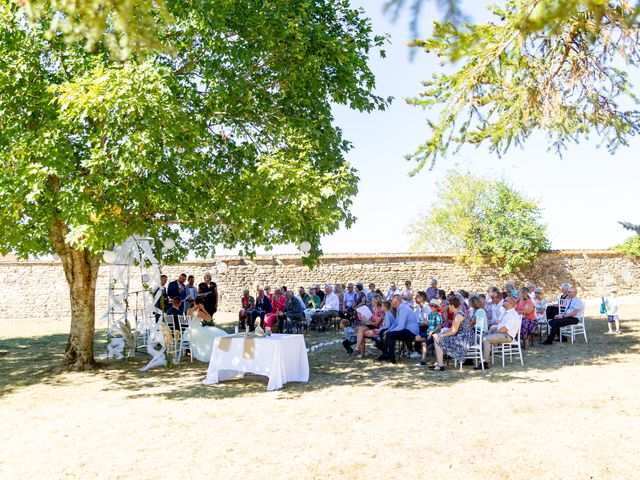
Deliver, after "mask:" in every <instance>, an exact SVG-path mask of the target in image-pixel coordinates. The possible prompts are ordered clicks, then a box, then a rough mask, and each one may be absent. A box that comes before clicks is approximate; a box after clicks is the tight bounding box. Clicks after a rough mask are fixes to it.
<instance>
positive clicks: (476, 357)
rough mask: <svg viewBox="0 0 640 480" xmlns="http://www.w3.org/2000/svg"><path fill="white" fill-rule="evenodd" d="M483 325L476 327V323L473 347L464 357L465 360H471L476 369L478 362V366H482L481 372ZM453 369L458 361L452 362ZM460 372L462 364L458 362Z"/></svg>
mask: <svg viewBox="0 0 640 480" xmlns="http://www.w3.org/2000/svg"><path fill="white" fill-rule="evenodd" d="M482 327H483V325H482V324H480V325H478V324H477V323H476V325H475V327H473V331H474V334H473V345H471V346H470V347H469V350H467V354H466V355H465V357H464V359H465V360H469V359H470V360H473V361H474V363H475V365H476V367H477V366H478V361H480V365H482V370H484V356H483V354H482V331H483V328H482ZM453 365H454V367H457V366H458V360H457V359H454V360H453ZM460 370H462V362H460Z"/></svg>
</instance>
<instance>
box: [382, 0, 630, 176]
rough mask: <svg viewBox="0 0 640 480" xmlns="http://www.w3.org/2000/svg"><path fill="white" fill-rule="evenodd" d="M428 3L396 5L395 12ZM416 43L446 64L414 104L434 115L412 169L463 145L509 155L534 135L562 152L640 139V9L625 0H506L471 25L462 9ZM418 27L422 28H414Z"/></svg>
mask: <svg viewBox="0 0 640 480" xmlns="http://www.w3.org/2000/svg"><path fill="white" fill-rule="evenodd" d="M423 3H425V0H412V1H407V0H391V1H390V2H389V4H390V6H391V7H395V8H396V9H398V8H401V7H402V6H406V5H408V4H409V5H412V9H413V11H414V13H415V14H416V15H418V14H419V12H420V6H421V5H422V4H423ZM439 3H441V4H443V5H446V6H447V8H448V10H447V11H448V13H449V15H448V16H447V18H445V20H443V21H439V22H434V24H433V32H432V33H431V34H430V35H429V37H428V38H426V39H424V40H420V39H417V40H415V41H414V42H412V46H414V47H417V48H421V49H423V50H425V51H426V52H428V53H431V54H435V55H437V56H438V57H440V59H441V65H442V66H443V67H446V66H447V65H448V66H449V68H444V69H443V71H442V72H438V73H434V74H433V76H432V78H430V79H428V80H425V81H424V85H425V90H424V91H423V92H422V93H421V94H420V96H419V97H417V98H413V99H410V100H409V102H410V103H412V104H414V105H416V106H419V107H423V108H425V109H428V110H430V111H432V112H433V114H434V116H435V119H432V120H429V121H428V126H429V131H430V136H429V138H428V139H427V140H426V141H425V143H424V144H423V145H421V146H420V147H419V148H418V149H417V150H416V151H415V152H413V153H412V154H411V155H409V156H408V158H410V159H414V160H416V161H417V163H418V166H417V168H416V170H415V171H418V170H420V169H421V168H423V167H424V166H425V165H429V166H431V167H432V166H433V165H434V162H435V161H436V159H437V158H438V157H439V156H442V155H444V154H446V153H455V152H456V151H457V150H458V149H459V148H460V147H462V146H463V145H473V146H479V145H482V144H484V145H487V146H488V148H489V150H490V151H493V152H496V153H498V154H502V153H504V152H506V151H507V150H508V149H509V148H510V147H512V146H516V145H517V146H522V145H523V143H524V142H525V141H526V140H527V138H529V137H530V136H531V135H532V134H533V133H534V132H535V131H541V132H544V133H545V134H546V136H547V139H548V141H549V144H550V148H552V149H553V150H555V151H556V152H557V153H559V154H561V153H562V151H563V150H564V149H565V148H567V146H568V145H569V144H570V143H572V142H578V141H580V140H582V139H585V138H589V137H590V136H591V135H593V136H595V137H597V138H598V139H599V142H600V143H601V144H602V145H604V146H606V147H607V148H608V149H609V150H610V151H615V150H616V149H617V148H618V147H619V146H621V145H627V144H628V142H629V139H630V137H632V136H634V135H637V134H638V133H639V132H640V121H639V120H640V111H639V110H638V98H637V96H636V94H635V93H634V91H633V86H632V84H631V81H630V72H631V71H636V70H635V68H636V66H637V65H638V62H639V61H640V50H639V49H638V34H639V30H638V14H639V13H640V7H639V5H640V3H638V2H632V1H627V0H616V1H604V0H536V1H528V0H507V1H506V2H505V4H504V6H502V7H498V6H493V7H490V8H489V9H490V11H491V12H492V13H493V17H494V20H492V21H490V22H487V23H483V24H474V23H468V22H467V23H465V22H464V21H461V18H464V17H463V16H464V10H463V9H462V6H461V5H460V2H458V1H455V0H447V1H441V2H439ZM414 25H415V27H414V28H417V25H419V23H418V22H417V21H414Z"/></svg>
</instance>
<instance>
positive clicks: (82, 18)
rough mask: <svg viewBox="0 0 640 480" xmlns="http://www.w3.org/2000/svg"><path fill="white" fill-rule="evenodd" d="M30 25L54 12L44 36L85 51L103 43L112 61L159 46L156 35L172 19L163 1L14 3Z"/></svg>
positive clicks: (26, 0) (33, 0)
mask: <svg viewBox="0 0 640 480" xmlns="http://www.w3.org/2000/svg"><path fill="white" fill-rule="evenodd" d="M16 3H17V4H18V5H21V6H22V7H23V9H24V11H25V13H26V14H27V15H28V17H29V19H30V20H31V21H32V22H37V21H39V20H40V19H41V18H42V17H43V16H47V15H48V14H49V12H52V11H54V12H57V15H55V16H52V17H51V20H50V22H49V24H48V30H47V32H46V35H47V37H48V38H52V37H53V36H55V35H57V34H60V33H61V34H64V36H65V40H66V41H68V42H83V43H84V45H85V47H86V48H87V50H93V49H94V48H95V47H96V45H98V44H100V43H103V44H104V45H105V46H106V47H107V48H108V49H109V51H110V53H112V54H113V55H114V57H115V58H116V59H119V60H124V59H126V58H127V57H128V56H129V55H130V54H131V52H132V51H135V52H137V53H142V52H147V51H149V50H150V49H152V48H154V47H158V46H159V42H158V36H159V34H160V33H161V32H163V31H164V30H165V29H166V27H167V26H168V25H170V24H171V23H172V22H173V20H174V19H173V18H172V17H171V15H170V14H169V12H168V10H167V8H166V2H165V1H164V0H136V1H133V0H100V1H96V0H16Z"/></svg>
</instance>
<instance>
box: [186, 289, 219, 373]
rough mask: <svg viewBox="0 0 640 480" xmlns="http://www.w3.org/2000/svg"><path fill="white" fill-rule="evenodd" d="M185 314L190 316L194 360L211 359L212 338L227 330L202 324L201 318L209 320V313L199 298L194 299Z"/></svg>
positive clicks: (204, 360)
mask: <svg viewBox="0 0 640 480" xmlns="http://www.w3.org/2000/svg"><path fill="white" fill-rule="evenodd" d="M187 315H188V316H189V317H190V319H189V326H190V327H191V338H190V343H191V355H193V358H195V359H196V360H200V361H201V362H208V361H209V360H210V359H211V350H212V349H213V340H214V339H215V338H216V337H223V336H225V335H226V334H227V332H225V331H224V330H222V329H221V328H218V327H203V326H202V320H205V321H211V315H209V314H208V313H207V311H206V310H205V309H204V303H203V302H202V299H201V298H196V299H195V304H194V305H193V307H191V308H190V309H189V310H188V311H187Z"/></svg>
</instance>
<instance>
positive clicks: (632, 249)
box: [613, 222, 640, 257]
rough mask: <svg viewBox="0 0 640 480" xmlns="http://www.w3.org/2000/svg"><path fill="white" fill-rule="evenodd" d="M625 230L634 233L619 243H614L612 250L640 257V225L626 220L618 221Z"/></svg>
mask: <svg viewBox="0 0 640 480" xmlns="http://www.w3.org/2000/svg"><path fill="white" fill-rule="evenodd" d="M619 223H620V225H622V226H623V227H624V228H626V229H627V230H631V231H633V232H635V233H636V234H635V235H633V236H631V237H629V238H627V239H626V240H625V241H624V242H623V243H621V244H620V245H616V246H615V247H613V249H614V250H616V251H618V252H621V253H626V254H627V255H631V256H633V257H640V225H634V224H633V223H628V222H619Z"/></svg>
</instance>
